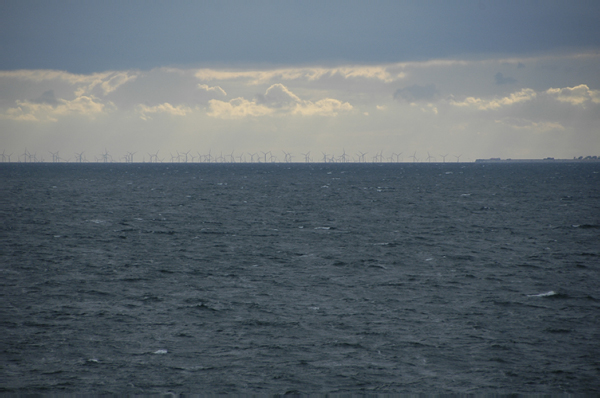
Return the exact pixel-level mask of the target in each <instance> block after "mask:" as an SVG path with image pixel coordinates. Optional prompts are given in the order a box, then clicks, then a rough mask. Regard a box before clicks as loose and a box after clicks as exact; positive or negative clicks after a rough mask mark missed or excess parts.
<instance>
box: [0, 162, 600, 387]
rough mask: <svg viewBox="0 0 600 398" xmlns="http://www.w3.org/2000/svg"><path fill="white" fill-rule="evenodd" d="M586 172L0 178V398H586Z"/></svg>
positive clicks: (474, 169)
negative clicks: (105, 396) (110, 396)
mask: <svg viewBox="0 0 600 398" xmlns="http://www.w3.org/2000/svg"><path fill="white" fill-rule="evenodd" d="M599 173H600V164H583V163H568V164H484V165H482V164H455V163H453V164H384V165H379V164H372V165H371V164H361V165H357V164H332V165H329V164H309V165H301V164H289V165H288V164H273V165H260V164H254V165H252V164H249V165H241V164H234V165H228V164H218V165H209V164H204V165H193V164H133V165H126V164H102V165H98V164H81V165H75V164H37V165H35V164H1V165H0V182H1V188H0V189H1V192H2V193H1V195H0V211H1V213H0V214H1V220H2V224H1V229H0V284H1V286H2V289H1V294H2V306H1V318H0V320H1V325H0V335H1V336H2V337H1V339H0V350H1V352H2V355H1V359H0V360H1V369H2V371H1V373H2V382H1V383H0V391H1V392H9V393H79V392H88V393H89V392H96V393H129V394H145V393H175V394H179V393H268V394H284V393H416V392H425V393H561V392H569V393H597V392H599V391H600V343H599V342H600V174H599Z"/></svg>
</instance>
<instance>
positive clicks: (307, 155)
mask: <svg viewBox="0 0 600 398" xmlns="http://www.w3.org/2000/svg"><path fill="white" fill-rule="evenodd" d="M302 155H304V162H305V163H310V151H308V152H306V153H303V154H302Z"/></svg>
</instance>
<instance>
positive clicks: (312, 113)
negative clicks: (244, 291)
mask: <svg viewBox="0 0 600 398" xmlns="http://www.w3.org/2000/svg"><path fill="white" fill-rule="evenodd" d="M598 20H600V2H598V1H596V0H593V1H573V0H571V1H554V0H543V1H542V0H539V1H537V0H530V1H528V0H521V1H510V0H502V1H489V0H468V1H467V0H465V1H450V0H445V1H427V0H423V1H400V0H395V1H352V0H344V1H323V0H321V1H312V0H303V1H295V0H289V1H283V0H280V1H251V0H246V1H232V0H221V1H177V0H174V1H150V0H145V1H137V0H131V1H122V0H119V1H112V0H103V1H86V0H79V1H67V0H63V1H56V0H44V1H31V0H19V1H14V0H4V1H2V2H0V152H1V154H2V158H1V159H0V161H8V160H9V155H10V161H19V160H25V159H29V160H31V159H37V160H44V161H52V160H61V161H76V160H78V159H85V160H87V161H102V160H103V159H105V158H108V156H109V157H110V159H112V160H114V161H124V160H128V159H131V157H128V156H127V154H131V153H135V154H134V155H133V160H134V161H139V162H141V161H151V160H156V159H159V160H162V161H165V162H168V161H172V160H184V159H185V157H184V156H183V155H182V154H183V153H187V156H188V158H187V159H188V161H192V160H193V161H198V160H199V159H202V160H206V159H207V155H208V154H209V153H210V155H211V159H217V158H220V159H228V160H231V159H234V160H235V161H240V160H245V161H251V160H254V161H256V160H258V159H259V158H260V159H262V158H263V156H264V155H262V156H261V155H260V154H262V153H265V152H269V151H270V152H271V153H270V155H269V159H272V160H277V161H285V160H290V159H291V160H292V161H295V162H303V161H305V160H307V159H310V160H312V161H322V160H323V159H329V160H331V159H337V160H339V159H347V160H353V161H373V160H382V159H383V160H386V161H390V160H392V161H415V160H417V161H458V160H460V161H474V160H475V159H478V158H490V157H500V158H503V159H505V158H512V159H523V158H525V159H526V158H545V157H554V158H566V159H571V158H573V157H575V156H588V155H592V156H593V155H600V24H598V23H597V21H598ZM157 153H158V155H157V156H154V155H156V154H157ZM24 154H28V156H23V155H24ZM53 154H54V155H53ZM105 154H108V155H105ZM288 154H289V155H288Z"/></svg>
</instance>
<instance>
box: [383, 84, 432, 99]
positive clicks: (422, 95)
mask: <svg viewBox="0 0 600 398" xmlns="http://www.w3.org/2000/svg"><path fill="white" fill-rule="evenodd" d="M438 94H439V91H438V89H437V88H436V87H435V84H428V85H426V86H419V85H418V84H415V85H412V86H408V87H404V88H401V89H398V90H396V92H395V93H394V99H404V100H406V101H409V102H415V101H432V100H433V99H435V97H437V95H438Z"/></svg>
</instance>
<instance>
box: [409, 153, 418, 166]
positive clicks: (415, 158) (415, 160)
mask: <svg viewBox="0 0 600 398" xmlns="http://www.w3.org/2000/svg"><path fill="white" fill-rule="evenodd" d="M409 157H411V158H412V160H413V163H416V162H417V151H415V153H414V154H413V155H412V156H409Z"/></svg>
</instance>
